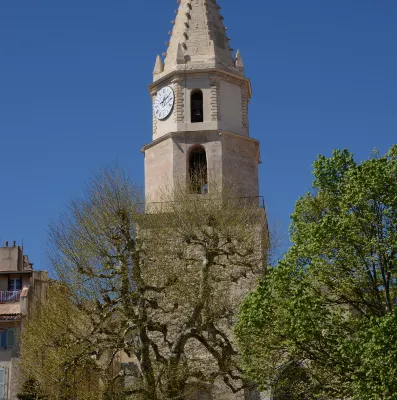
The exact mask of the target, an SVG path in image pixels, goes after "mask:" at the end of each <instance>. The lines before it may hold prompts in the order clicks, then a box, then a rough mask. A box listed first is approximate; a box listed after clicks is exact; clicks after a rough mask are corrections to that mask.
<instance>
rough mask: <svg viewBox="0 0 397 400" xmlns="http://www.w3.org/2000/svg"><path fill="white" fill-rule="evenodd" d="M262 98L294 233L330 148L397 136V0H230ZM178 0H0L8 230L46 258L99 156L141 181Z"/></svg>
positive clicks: (267, 187)
mask: <svg viewBox="0 0 397 400" xmlns="http://www.w3.org/2000/svg"><path fill="white" fill-rule="evenodd" d="M219 3H220V5H221V6H222V8H223V11H222V12H223V15H224V16H225V23H226V26H228V28H229V34H230V36H231V37H232V47H234V48H235V49H240V50H241V52H242V56H243V59H244V62H245V64H246V72H247V75H248V76H249V77H250V78H251V79H252V85H253V90H254V97H253V99H252V102H251V108H250V124H251V136H253V137H255V138H258V139H259V140H260V142H261V149H262V150H261V151H262V160H263V163H262V165H261V166H260V183H261V192H262V194H263V196H264V197H265V201H266V204H267V209H268V214H269V219H270V221H271V222H272V223H274V222H275V223H278V224H280V225H281V231H282V234H283V235H284V236H285V237H286V238H287V235H288V226H289V215H290V213H291V212H292V210H293V206H294V203H295V201H296V199H297V198H298V197H299V196H300V195H302V194H303V193H304V192H305V191H307V190H308V189H310V187H311V181H312V176H311V165H312V163H313V161H314V159H315V158H316V156H317V155H318V154H320V153H321V154H324V155H330V154H331V152H332V149H334V148H345V147H347V148H349V149H350V150H351V151H353V152H354V153H355V155H356V157H357V159H365V158H367V156H368V155H369V153H370V152H371V150H372V149H373V148H374V147H378V148H379V149H380V150H381V151H382V152H384V151H386V149H387V148H388V147H389V146H391V145H392V144H393V143H397V79H396V74H397V51H396V44H397V1H396V0H332V1H331V0H328V1H326V0H322V1H319V0H300V1H297V0H273V1H268V0H250V1H247V0H246V1H238V0H229V1H227V0H220V2H219ZM176 8H177V4H176V2H175V1H174V0H152V1H146V0H145V1H137V0H117V1H114V0H113V1H110V0H107V1H105V0H67V1H65V0H64V1H54V0H0V137H1V142H0V150H1V157H0V173H1V179H0V182H1V188H0V190H1V196H0V240H1V241H2V242H3V241H5V240H10V241H12V240H14V239H15V240H17V241H18V242H19V243H20V242H21V239H22V238H23V239H24V244H25V250H26V253H28V254H29V255H30V257H31V259H32V261H33V262H34V263H35V266H36V268H48V265H46V260H45V256H44V251H43V250H44V248H45V245H46V229H47V226H48V222H49V220H50V219H51V218H56V217H57V216H58V215H59V213H60V212H62V211H64V210H65V206H66V203H67V202H68V200H69V199H70V197H73V196H76V195H78V194H79V193H81V191H82V189H83V187H84V182H85V181H86V180H87V179H88V178H89V177H90V175H92V173H93V172H95V171H97V170H98V169H99V168H100V167H101V166H103V165H106V164H109V163H113V162H114V161H118V162H119V164H120V165H121V166H123V167H124V168H125V169H126V170H128V171H129V172H130V173H131V174H132V175H133V177H134V178H135V179H136V181H137V182H138V183H140V184H142V183H143V156H142V154H141V153H140V152H139V150H140V148H141V146H142V145H144V144H146V143H148V142H150V140H151V102H150V98H149V95H148V91H147V85H148V84H149V83H150V82H151V78H152V75H151V73H152V70H153V66H154V61H155V57H156V54H158V53H162V52H163V51H165V48H166V46H165V42H166V41H167V40H168V35H167V32H168V31H169V30H170V29H171V20H172V19H173V18H174V10H175V9H176Z"/></svg>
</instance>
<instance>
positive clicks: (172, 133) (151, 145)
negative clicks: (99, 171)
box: [141, 130, 259, 153]
mask: <svg viewBox="0 0 397 400" xmlns="http://www.w3.org/2000/svg"><path fill="white" fill-rule="evenodd" d="M198 132H200V133H206V132H208V133H214V131H204V130H203V131H178V132H169V133H167V134H166V135H163V136H161V137H159V138H157V139H155V140H153V141H152V142H150V143H148V144H145V145H144V146H143V147H142V149H141V153H144V152H145V151H146V150H148V149H150V148H151V147H153V146H155V145H157V144H159V143H161V142H163V141H164V140H167V139H170V138H172V137H174V136H178V135H181V134H188V133H198ZM215 132H217V133H218V135H219V136H222V135H228V136H234V137H238V138H239V139H243V140H248V141H250V142H254V143H256V144H257V146H258V147H259V141H258V140H257V139H253V138H251V137H249V136H243V135H238V134H237V133H233V132H228V131H224V130H219V131H215Z"/></svg>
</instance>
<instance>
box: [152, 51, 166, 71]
mask: <svg viewBox="0 0 397 400" xmlns="http://www.w3.org/2000/svg"><path fill="white" fill-rule="evenodd" d="M163 71H164V64H163V60H162V59H161V57H160V55H158V56H157V58H156V63H155V64H154V70H153V75H157V74H161V73H162V72H163Z"/></svg>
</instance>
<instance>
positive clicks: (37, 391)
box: [17, 378, 47, 400]
mask: <svg viewBox="0 0 397 400" xmlns="http://www.w3.org/2000/svg"><path fill="white" fill-rule="evenodd" d="M17 398H18V399H19V400H45V399H47V396H44V395H43V392H42V389H41V387H40V385H39V383H38V382H37V381H36V380H35V379H34V378H28V379H27V380H26V381H25V383H24V384H23V385H22V389H21V391H20V393H18V395H17Z"/></svg>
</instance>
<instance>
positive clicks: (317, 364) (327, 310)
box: [235, 146, 397, 400]
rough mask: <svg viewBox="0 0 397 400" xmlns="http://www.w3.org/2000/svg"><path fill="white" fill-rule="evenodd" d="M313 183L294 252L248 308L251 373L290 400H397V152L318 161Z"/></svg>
mask: <svg viewBox="0 0 397 400" xmlns="http://www.w3.org/2000/svg"><path fill="white" fill-rule="evenodd" d="M314 176H315V179H314V184H313V186H314V191H313V192H312V193H308V194H306V195H305V196H304V197H302V198H301V199H299V200H298V202H297V203H296V206H295V211H294V213H293V214H292V225H291V241H292V243H293V245H292V247H291V248H290V250H289V251H288V253H287V254H286V256H285V258H284V259H283V260H282V261H280V262H279V263H278V265H277V267H275V268H270V269H269V271H268V274H267V275H266V277H265V278H264V279H263V280H261V282H260V284H259V286H258V288H257V289H256V290H255V291H254V292H253V293H252V294H251V295H250V296H249V297H248V298H247V299H246V300H245V302H244V303H243V305H242V308H241V311H240V319H239V323H238V325H237V326H236V329H235V331H236V334H237V336H238V339H239V343H240V348H241V352H242V355H243V356H242V362H243V364H244V367H245V370H246V373H247V375H248V376H249V377H250V378H251V379H252V380H254V381H256V382H258V383H260V384H261V385H262V387H264V388H265V387H266V388H269V387H270V388H272V389H273V390H275V391H276V392H277V391H280V390H283V387H286V386H288V385H292V387H294V393H293V397H290V398H296V399H305V398H311V397H310V396H314V398H322V399H335V398H340V399H357V400H358V399H360V400H365V399H368V400H369V399H372V400H380V399H382V400H386V399H390V400H391V399H397V373H396V368H397V344H396V343H397V310H396V297H397V257H396V256H397V146H394V147H392V148H391V149H390V150H389V152H388V153H387V154H386V155H385V156H382V157H380V156H379V155H377V154H374V156H373V157H372V158H371V159H369V160H367V161H364V162H362V163H359V164H358V163H356V162H355V161H354V159H353V156H352V154H351V153H349V152H348V151H347V150H343V151H334V153H333V156H332V157H331V158H325V157H322V156H320V157H319V158H318V159H317V161H316V162H315V163H314ZM290 365H295V366H297V368H300V369H304V370H305V376H306V378H305V379H301V380H300V384H297V383H296V380H295V381H294V376H295V377H296V373H297V371H296V368H295V369H294V368H292V371H291V373H285V371H286V369H287V368H288V366H290ZM280 376H281V377H282V379H279V377H280ZM291 396H292V395H291Z"/></svg>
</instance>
